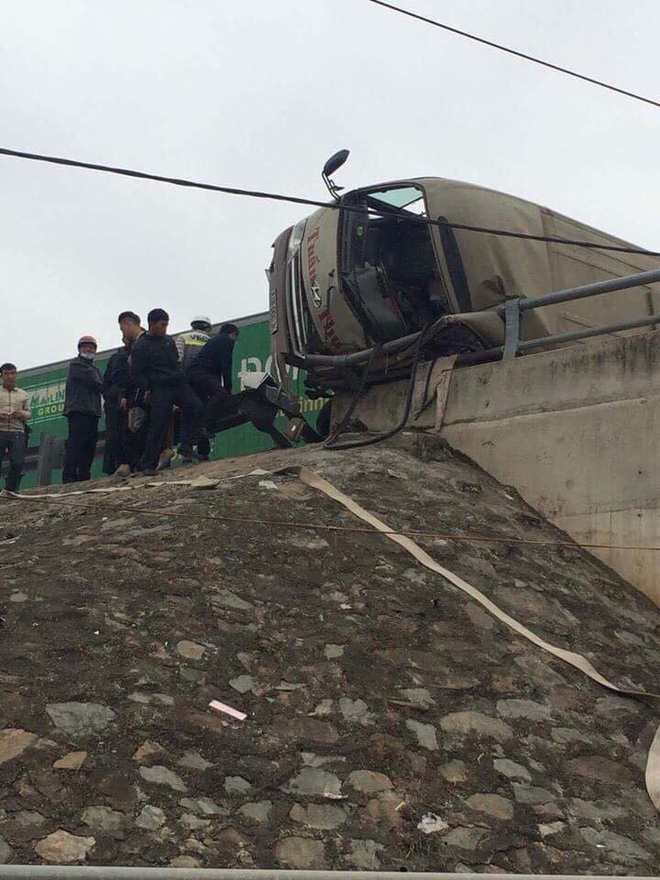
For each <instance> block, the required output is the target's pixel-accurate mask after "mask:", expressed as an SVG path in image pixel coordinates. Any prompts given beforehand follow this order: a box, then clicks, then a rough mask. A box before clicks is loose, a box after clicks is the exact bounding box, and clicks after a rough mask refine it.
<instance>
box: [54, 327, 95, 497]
mask: <svg viewBox="0 0 660 880" xmlns="http://www.w3.org/2000/svg"><path fill="white" fill-rule="evenodd" d="M96 349H97V345H96V339H94V337H93V336H81V337H80V339H79V340H78V356H77V357H75V358H74V359H73V360H72V361H71V363H70V364H69V375H68V376H67V380H66V392H65V397H64V415H65V416H66V418H67V419H68V421H69V436H68V438H67V441H66V448H65V452H64V470H63V471H62V482H63V483H81V482H84V481H85V480H89V477H90V470H91V467H92V462H93V461H94V453H95V452H96V441H97V439H98V435H99V419H100V417H101V389H102V387H103V377H102V376H101V373H100V371H99V369H98V367H95V366H94V357H95V355H96Z"/></svg>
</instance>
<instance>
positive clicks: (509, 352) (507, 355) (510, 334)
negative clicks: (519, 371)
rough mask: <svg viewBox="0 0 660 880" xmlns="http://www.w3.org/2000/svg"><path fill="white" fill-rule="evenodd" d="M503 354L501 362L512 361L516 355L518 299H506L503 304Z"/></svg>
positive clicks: (518, 327) (518, 321)
mask: <svg viewBox="0 0 660 880" xmlns="http://www.w3.org/2000/svg"><path fill="white" fill-rule="evenodd" d="M504 322H505V327H504V331H505V332H504V353H503V354H502V360H503V361H508V360H512V359H513V358H514V357H515V356H516V354H517V353H518V342H519V341H520V297H516V299H508V300H507V301H506V303H505V304H504Z"/></svg>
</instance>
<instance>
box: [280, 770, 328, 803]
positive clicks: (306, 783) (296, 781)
mask: <svg viewBox="0 0 660 880" xmlns="http://www.w3.org/2000/svg"><path fill="white" fill-rule="evenodd" d="M282 790H283V791H286V792H289V793H290V794H297V795H315V796H317V797H326V798H335V799H336V798H340V797H341V782H340V780H339V778H338V777H337V776H335V774H334V773H328V772H327V771H326V770H317V769H315V768H313V767H305V768H303V769H302V770H301V771H300V773H298V775H297V776H294V777H292V778H291V779H290V780H289V781H288V782H287V784H286V785H285V786H284V787H283V789H282Z"/></svg>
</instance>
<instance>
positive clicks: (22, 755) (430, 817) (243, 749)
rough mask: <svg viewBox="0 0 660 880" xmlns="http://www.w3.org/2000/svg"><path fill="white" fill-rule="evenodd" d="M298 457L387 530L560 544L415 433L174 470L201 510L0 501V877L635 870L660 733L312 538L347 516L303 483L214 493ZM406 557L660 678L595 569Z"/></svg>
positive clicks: (135, 499) (538, 550)
mask: <svg viewBox="0 0 660 880" xmlns="http://www.w3.org/2000/svg"><path fill="white" fill-rule="evenodd" d="M291 463H304V464H307V465H308V466H309V467H311V468H312V469H314V470H316V471H317V472H318V473H320V474H322V475H323V476H325V477H326V478H327V479H329V480H330V481H331V482H333V483H334V484H335V485H337V486H338V487H340V488H341V489H343V490H344V491H346V492H348V493H349V494H350V495H351V496H353V497H354V498H355V499H356V500H358V501H359V502H360V503H362V504H363V505H364V506H365V507H366V508H367V509H369V510H372V511H373V512H374V513H377V514H378V515H379V516H380V517H381V518H382V519H383V520H384V521H385V522H386V523H388V524H390V525H392V526H396V527H397V528H400V529H404V528H408V529H419V530H423V531H427V532H433V533H434V534H436V535H437V534H457V533H459V532H470V533H472V534H474V535H482V536H501V537H507V538H518V539H534V540H546V541H553V540H555V541H556V540H566V538H565V536H564V535H562V534H561V533H558V532H557V530H555V529H553V528H552V527H551V526H549V525H548V524H546V523H545V522H544V521H542V520H541V519H540V518H539V516H538V515H537V514H536V513H535V512H534V511H533V510H531V509H530V508H529V507H527V506H526V505H525V504H524V503H523V502H522V501H521V500H520V499H519V498H518V497H517V496H516V494H515V492H512V491H511V490H510V489H507V488H506V487H502V486H500V485H499V484H498V483H497V482H496V481H494V480H493V479H491V478H490V477H489V476H487V475H486V474H484V473H483V472H481V471H480V470H479V469H478V468H476V467H475V466H473V465H472V464H471V463H469V462H467V461H465V460H464V459H463V458H461V457H460V456H457V455H454V454H453V453H451V451H448V450H446V449H445V448H443V447H441V446H439V445H437V443H436V442H434V441H433V440H432V439H430V438H425V437H421V438H419V437H413V436H410V435H409V436H407V437H402V438H400V439H399V440H398V441H397V442H396V443H394V444H391V445H389V446H385V447H382V446H381V447H374V448H371V449H367V450H362V451H354V452H343V453H329V452H324V451H322V450H318V449H313V448H308V449H304V450H296V451H293V452H287V453H280V452H275V453H270V454H266V455H261V456H254V457H252V458H250V459H242V460H233V461H226V462H215V463H211V464H209V465H205V466H203V467H198V468H195V469H193V468H187V469H180V470H177V471H176V472H174V473H173V474H172V475H171V477H169V479H170V481H176V480H177V479H182V478H184V477H190V476H191V475H192V476H193V477H197V476H199V475H200V474H202V473H203V474H205V475H206V476H209V477H214V478H215V479H220V480H221V481H222V482H221V483H220V485H219V486H218V488H216V489H214V490H212V491H207V492H200V491H197V490H195V489H191V488H189V487H187V486H180V485H175V484H174V482H172V485H167V486H164V487H160V488H136V489H135V490H134V491H127V492H119V493H116V494H114V495H112V496H100V495H83V496H72V497H71V499H69V500H68V501H67V500H65V501H64V502H63V503H52V504H51V503H49V504H46V503H44V502H38V503H37V502H27V501H10V500H7V499H0V616H1V618H2V620H1V621H0V624H1V626H0V862H2V861H5V862H16V863H41V862H44V863H74V862H79V863H87V864H117V865H148V866H157V865H168V864H172V865H181V866H186V865H190V866H193V865H202V866H205V867H230V866H238V867H250V866H257V867H270V866H282V867H319V868H320V867H329V868H336V869H344V868H363V869H376V868H383V869H394V870H396V869H408V870H423V871H429V870H437V871H455V870H457V871H464V870H476V871H489V872H498V871H505V870H506V871H516V872H522V871H527V872H532V871H533V872H539V873H554V872H560V871H561V872H565V873H578V872H588V873H628V874H630V873H635V874H638V875H640V874H641V875H643V874H652V873H654V871H655V870H656V868H657V864H658V858H659V857H660V822H659V820H658V815H657V813H656V811H655V810H654V808H653V805H652V804H651V802H650V800H649V798H648V795H647V793H646V790H645V787H644V765H645V759H646V751H647V749H648V746H649V744H650V742H651V739H652V737H653V734H654V732H655V729H656V727H657V724H658V721H659V719H658V717H657V712H656V711H654V710H653V709H652V708H651V707H649V706H647V705H645V704H644V703H642V702H638V701H634V700H631V699H624V698H621V697H617V696H614V695H612V694H611V693H609V692H608V691H606V690H604V689H602V688H600V687H599V686H598V685H596V684H594V683H593V682H592V681H590V680H589V679H588V678H586V677H584V676H583V675H582V674H580V673H579V672H578V671H576V670H574V669H573V668H571V667H569V666H567V665H565V664H562V663H561V662H560V661H558V660H556V659H554V658H552V657H551V655H549V654H547V653H544V652H543V651H542V650H540V649H538V648H536V647H534V646H533V645H532V644H530V643H529V642H527V641H526V640H524V639H521V638H520V637H518V636H516V635H515V634H514V633H513V632H512V631H511V630H510V629H508V628H507V627H505V626H504V625H502V624H500V623H499V622H498V621H496V620H495V619H494V618H492V617H491V616H490V615H489V614H488V613H486V612H485V611H484V610H483V609H482V608H481V607H480V606H478V605H477V604H475V603H473V602H471V601H470V600H469V599H468V598H467V597H466V596H465V595H464V594H463V593H461V592H460V591H459V590H457V589H456V588H454V587H452V586H450V585H448V584H447V583H446V582H445V581H444V580H443V579H442V578H441V577H440V576H438V575H435V574H433V573H431V572H430V571H428V570H426V569H424V568H423V567H422V566H420V565H418V564H417V563H416V562H415V561H414V560H413V559H412V558H411V557H410V556H409V555H407V554H406V553H405V552H404V551H403V550H402V549H401V548H399V547H397V546H396V545H394V544H393V543H392V542H390V541H388V540H387V539H386V538H384V537H382V536H379V535H377V534H375V533H371V532H369V531H368V530H367V531H355V532H350V531H347V532H340V531H328V530H326V529H324V524H331V525H340V526H346V527H363V526H364V524H363V523H361V522H360V521H359V520H356V519H355V518H354V517H353V516H352V515H351V514H349V513H348V512H347V511H345V510H344V509H343V508H342V507H340V506H339V505H337V504H336V503H335V502H333V501H331V500H329V499H328V498H326V497H324V496H322V495H320V494H318V493H317V492H315V491H314V490H312V489H309V488H307V487H304V486H302V484H301V483H300V482H299V481H298V480H297V479H296V478H294V477H283V476H275V477H270V476H269V477H264V476H259V475H256V476H250V477H246V478H243V479H238V480H231V479H230V478H231V477H233V476H235V475H237V474H240V473H245V472H247V471H250V470H251V469H253V468H255V467H262V468H266V469H274V468H277V467H280V466H282V465H284V464H291ZM131 485H135V486H138V487H139V481H137V482H135V483H132V484H131ZM161 514H162V515H161ZM219 516H230V517H235V518H237V519H238V520H240V519H241V518H253V519H258V520H262V521H264V520H267V521H270V523H269V524H264V523H263V522H261V523H255V522H251V523H247V522H242V521H236V520H232V521H229V520H221V519H219V518H218V517H219ZM273 520H277V521H278V524H273V522H272V521H273ZM297 523H298V524H299V523H303V524H311V525H313V526H314V528H311V529H308V528H303V527H302V526H300V525H296V524H297ZM420 543H421V544H422V545H423V546H424V547H425V549H426V550H427V551H428V552H430V553H431V555H433V556H434V557H435V558H436V559H437V560H438V561H441V562H442V564H443V565H445V566H446V567H448V568H450V569H451V570H453V571H455V572H456V573H458V574H460V575H461V576H462V577H464V578H465V579H466V580H468V581H469V582H471V583H472V584H474V585H475V586H476V587H478V588H480V589H481V590H483V591H484V592H485V593H486V594H487V595H488V596H489V597H491V598H492V599H493V600H494V601H496V602H497V603H498V604H499V605H500V606H501V607H502V608H503V609H504V610H506V611H508V612H509V613H511V614H513V615H514V616H517V617H518V618H519V619H521V620H522V621H523V622H524V623H526V624H527V625H528V626H529V627H530V628H531V629H533V630H534V631H536V632H538V633H539V634H540V635H542V636H544V637H545V638H547V639H548V640H549V641H551V642H553V643H556V644H559V645H561V646H563V647H570V648H574V649H576V650H579V651H581V652H582V653H584V654H585V655H586V656H587V657H589V659H591V660H592V662H593V663H594V665H595V666H596V667H597V668H598V669H599V670H600V671H601V672H603V674H605V675H607V676H609V677H611V678H613V679H614V680H615V681H618V682H621V683H623V684H625V685H636V686H639V687H643V688H646V689H649V690H653V689H654V688H656V687H657V678H658V676H657V669H658V666H659V661H660V613H659V612H658V609H657V608H655V606H653V605H652V604H651V603H650V602H649V601H648V600H646V599H645V598H644V597H643V596H642V595H640V594H639V593H637V592H636V591H634V590H633V589H632V588H630V587H629V586H627V585H626V584H624V583H623V582H622V581H621V580H620V579H619V578H618V577H617V576H616V575H614V574H613V573H612V572H610V571H609V570H607V569H606V568H604V567H603V566H602V565H601V564H600V563H598V562H596V561H595V560H594V559H593V558H592V557H590V556H589V555H588V554H586V553H585V552H583V551H581V550H579V549H577V548H574V547H543V546H536V545H525V544H517V543H513V542H511V543H509V542H503V543H493V544H488V543H481V542H470V541H469V542H464V541H458V540H451V539H447V538H446V537H430V538H427V539H424V540H423V541H420ZM214 699H217V700H220V701H222V702H223V703H226V704H229V705H230V706H232V707H234V708H236V709H238V710H241V711H243V712H245V713H246V714H247V717H246V719H245V720H244V721H240V720H236V719H233V718H231V717H229V716H227V715H225V714H223V713H221V712H218V711H215V710H213V709H211V708H209V702H210V701H211V700H214Z"/></svg>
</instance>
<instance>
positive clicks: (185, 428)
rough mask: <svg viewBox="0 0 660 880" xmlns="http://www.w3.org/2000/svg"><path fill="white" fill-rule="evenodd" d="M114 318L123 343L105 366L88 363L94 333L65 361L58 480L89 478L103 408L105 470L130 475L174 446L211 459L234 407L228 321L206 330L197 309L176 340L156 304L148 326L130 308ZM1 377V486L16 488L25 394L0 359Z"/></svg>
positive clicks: (167, 457)
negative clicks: (5, 467) (215, 438)
mask: <svg viewBox="0 0 660 880" xmlns="http://www.w3.org/2000/svg"><path fill="white" fill-rule="evenodd" d="M118 321H119V329H120V331H121V334H122V343H123V344H122V347H121V348H119V349H118V350H117V351H116V352H115V353H114V354H113V355H112V357H111V358H110V360H109V361H108V363H107V365H106V367H105V371H104V373H103V374H101V371H100V370H99V368H98V367H97V366H96V364H95V363H94V360H95V357H96V352H97V348H98V346H97V343H96V339H94V337H93V336H82V337H81V338H80V339H79V340H78V354H77V356H76V357H74V358H73V360H72V361H71V362H70V364H69V371H68V375H67V380H66V392H65V399H64V415H65V417H66V419H67V421H68V425H69V431H68V437H67V440H66V445H65V453H64V468H63V471H62V481H63V482H64V483H74V482H80V481H83V480H88V479H89V478H90V470H91V467H92V462H93V461H94V456H95V454H96V446H97V442H98V426H99V419H100V418H101V415H102V413H103V412H104V413H105V447H104V456H103V470H104V472H105V473H106V474H116V475H118V476H123V477H128V476H131V474H134V473H138V472H141V473H142V474H145V475H153V474H155V473H157V471H158V470H162V469H163V468H165V467H168V466H169V464H170V462H171V460H172V458H173V457H174V455H175V451H174V450H175V448H176V446H177V445H178V450H179V453H180V455H181V456H182V458H183V459H184V460H185V461H200V460H201V461H205V460H208V457H209V453H210V437H211V436H212V435H213V433H214V431H215V429H216V426H217V424H218V421H219V420H220V419H221V418H222V416H224V415H231V414H232V413H233V412H235V410H236V407H237V400H236V397H235V396H233V395H232V357H233V349H234V344H235V342H236V339H237V338H238V333H239V331H238V328H237V327H236V325H235V324H223V325H222V327H221V328H220V332H219V333H218V334H216V335H214V336H212V335H211V330H212V325H211V321H210V320H209V318H207V317H205V316H200V317H197V318H194V319H193V320H192V321H191V329H190V330H189V331H188V332H186V333H183V334H181V335H180V336H178V337H177V338H176V339H174V338H173V337H171V336H169V335H168V333H167V329H168V324H169V315H168V314H167V312H166V311H164V310H163V309H153V310H152V311H151V312H149V314H148V316H147V329H146V330H145V329H144V328H143V327H142V324H141V320H140V317H139V315H137V314H135V312H131V311H126V312H121V314H120V315H119V318H118ZM0 378H1V380H2V384H1V385H0V468H2V463H3V459H4V457H5V456H6V455H8V456H9V472H8V476H7V479H6V482H5V488H6V489H7V490H8V491H10V492H16V491H18V488H19V485H20V480H21V473H22V469H23V464H24V460H25V449H26V445H27V444H26V432H27V430H29V429H28V426H27V422H28V420H29V418H30V409H29V399H28V395H27V393H26V392H25V391H22V390H21V389H20V388H17V387H16V378H17V370H16V366H15V365H14V364H11V363H5V364H2V366H0Z"/></svg>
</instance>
